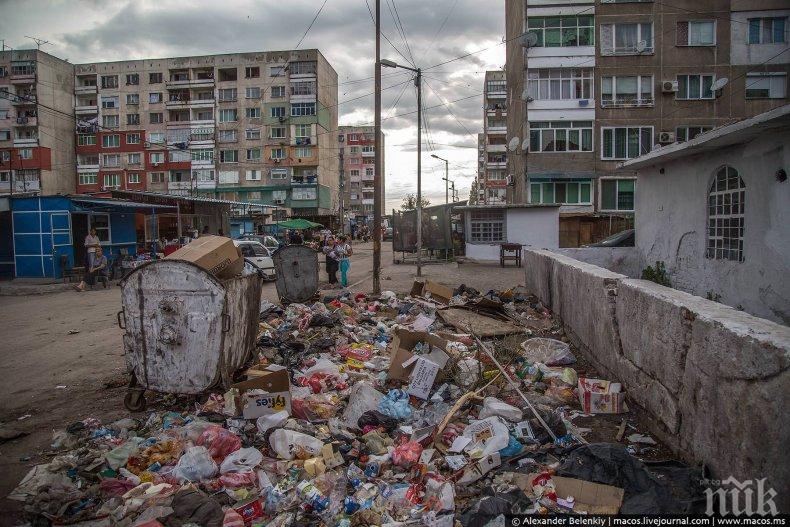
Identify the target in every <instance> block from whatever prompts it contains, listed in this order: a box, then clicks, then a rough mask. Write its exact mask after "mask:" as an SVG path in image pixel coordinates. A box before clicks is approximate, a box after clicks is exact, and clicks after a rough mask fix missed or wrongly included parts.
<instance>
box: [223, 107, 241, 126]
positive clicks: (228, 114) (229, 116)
mask: <svg viewBox="0 0 790 527" xmlns="http://www.w3.org/2000/svg"><path fill="white" fill-rule="evenodd" d="M238 117H239V113H238V110H237V109H236V108H226V109H223V110H220V111H219V122H221V123H232V122H235V121H238V120H239V118H238Z"/></svg>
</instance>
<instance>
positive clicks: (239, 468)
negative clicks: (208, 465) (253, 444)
mask: <svg viewBox="0 0 790 527" xmlns="http://www.w3.org/2000/svg"><path fill="white" fill-rule="evenodd" d="M261 461H263V454H261V452H260V451H259V450H258V449H257V448H240V449H239V450H236V451H235V452H232V453H230V454H228V457H226V458H225V460H224V461H223V462H222V465H221V466H220V467H219V473H220V474H227V473H228V472H249V471H251V470H253V469H254V468H255V467H257V466H258V464H260V462H261Z"/></svg>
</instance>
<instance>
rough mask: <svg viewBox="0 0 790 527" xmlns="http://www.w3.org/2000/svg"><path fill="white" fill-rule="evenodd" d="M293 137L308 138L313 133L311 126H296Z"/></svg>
mask: <svg viewBox="0 0 790 527" xmlns="http://www.w3.org/2000/svg"><path fill="white" fill-rule="evenodd" d="M294 132H295V137H296V138H297V139H299V138H305V137H310V136H311V135H312V133H313V125H311V124H297V125H296V126H294Z"/></svg>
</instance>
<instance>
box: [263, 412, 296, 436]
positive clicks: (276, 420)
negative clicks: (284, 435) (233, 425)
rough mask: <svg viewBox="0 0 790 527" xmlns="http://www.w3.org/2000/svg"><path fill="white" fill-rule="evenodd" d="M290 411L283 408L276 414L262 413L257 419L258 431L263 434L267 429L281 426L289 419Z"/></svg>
mask: <svg viewBox="0 0 790 527" xmlns="http://www.w3.org/2000/svg"><path fill="white" fill-rule="evenodd" d="M288 417H290V416H289V415H288V412H287V411H285V410H281V411H279V412H277V413H276V414H269V415H262V416H260V417H259V418H258V419H256V420H255V426H257V427H258V432H260V433H261V434H263V433H265V432H266V431H267V430H269V429H271V428H274V427H277V426H280V425H281V424H283V423H284V422H286V421H287V420H288Z"/></svg>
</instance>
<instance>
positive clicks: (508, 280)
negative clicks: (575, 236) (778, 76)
mask: <svg viewBox="0 0 790 527" xmlns="http://www.w3.org/2000/svg"><path fill="white" fill-rule="evenodd" d="M391 247H392V246H391V244H390V243H385V244H384V245H383V251H382V253H383V254H382V282H381V288H382V290H392V291H396V292H408V291H409V290H410V289H411V285H412V283H413V281H414V278H415V271H416V267H415V266H412V265H395V264H393V262H392V249H391ZM372 267H373V263H372V244H371V243H367V244H358V245H356V246H355V254H354V257H353V258H352V265H351V273H350V276H349V284H350V289H351V290H353V291H370V290H371V288H372ZM423 276H424V277H425V278H428V279H431V280H435V281H437V282H440V283H443V284H445V285H448V286H451V287H455V286H458V285H459V284H461V283H466V284H467V285H469V286H472V287H475V288H477V289H479V290H482V291H487V290H489V289H502V288H506V287H512V286H515V285H518V284H523V283H524V278H523V277H524V269H517V268H513V267H511V268H507V269H501V268H500V267H499V266H498V265H494V264H491V265H480V264H472V263H464V264H457V263H446V264H430V265H426V266H425V267H424V271H423ZM321 279H322V280H326V274H325V273H323V272H322V273H321ZM327 292H328V293H331V292H332V291H327ZM263 295H264V297H265V298H267V299H268V300H270V301H274V302H276V301H277V294H276V289H275V286H274V284H273V283H267V284H264V286H263ZM120 302H121V300H120V289H119V288H118V287H117V286H112V287H110V288H109V289H98V290H94V291H89V292H86V293H77V292H76V291H74V292H72V291H67V292H61V293H51V294H45V295H31V296H16V297H0V321H2V322H0V327H1V328H2V329H0V371H2V372H3V374H4V389H3V398H2V401H0V431H1V432H2V437H0V474H2V475H0V496H6V495H7V494H8V493H9V492H10V491H11V490H13V488H14V487H15V486H16V485H17V483H18V482H19V481H20V479H21V478H22V477H23V476H24V475H25V473H27V471H28V470H29V469H30V468H31V467H32V466H34V465H36V464H40V463H44V462H47V461H48V459H49V456H48V451H49V445H50V443H51V440H52V433H53V431H56V430H60V429H63V428H64V427H65V426H67V425H68V424H70V423H73V422H75V421H80V420H83V419H85V418H87V417H96V418H99V419H100V420H102V421H106V422H110V421H113V420H116V419H119V418H121V417H125V416H127V415H128V414H129V413H128V411H127V410H126V409H125V408H124V406H123V397H124V395H125V393H126V387H125V382H126V381H127V378H126V375H125V362H124V358H123V347H122V343H121V335H122V331H121V329H119V328H118V325H117V322H116V314H117V312H118V311H119V310H120V306H121V304H120ZM14 432H20V433H22V434H24V435H23V436H22V437H19V438H16V439H10V440H6V441H4V439H3V438H7V437H8V436H9V434H10V435H13V433H14ZM3 441H4V442H3ZM18 510H19V504H17V503H16V502H12V501H10V500H5V499H3V500H1V501H0V511H1V512H6V513H12V514H10V515H6V516H0V525H6V524H8V525H14V524H15V523H14V520H13V518H14V517H15V516H16V515H15V514H13V513H14V512H16V511H18Z"/></svg>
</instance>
